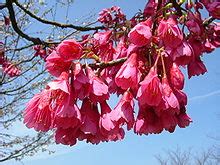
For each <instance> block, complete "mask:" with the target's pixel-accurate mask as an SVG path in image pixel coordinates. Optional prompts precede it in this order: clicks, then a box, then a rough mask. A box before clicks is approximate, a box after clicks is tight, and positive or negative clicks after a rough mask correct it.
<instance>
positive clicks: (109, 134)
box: [99, 101, 124, 141]
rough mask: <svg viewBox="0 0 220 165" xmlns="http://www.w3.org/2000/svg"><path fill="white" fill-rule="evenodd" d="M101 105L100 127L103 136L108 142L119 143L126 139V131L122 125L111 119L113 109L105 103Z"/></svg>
mask: <svg viewBox="0 0 220 165" xmlns="http://www.w3.org/2000/svg"><path fill="white" fill-rule="evenodd" d="M100 105H101V112H102V113H101V118H100V120H99V127H100V131H101V134H102V135H103V136H104V137H105V138H106V141H117V140H121V139H123V138H124V130H123V128H121V125H120V124H118V123H116V122H114V121H113V120H112V117H111V108H110V107H109V105H108V104H107V103H106V102H105V101H104V102H102V103H100Z"/></svg>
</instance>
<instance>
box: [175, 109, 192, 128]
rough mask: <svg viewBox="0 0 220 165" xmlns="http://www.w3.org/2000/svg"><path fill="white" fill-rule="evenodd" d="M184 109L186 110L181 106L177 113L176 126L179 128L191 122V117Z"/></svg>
mask: <svg viewBox="0 0 220 165" xmlns="http://www.w3.org/2000/svg"><path fill="white" fill-rule="evenodd" d="M185 111H186V110H185V107H182V109H181V113H180V114H179V115H177V119H178V126H179V127H180V128H185V127H187V126H189V124H190V123H191V122H192V119H191V118H190V117H189V116H188V115H187V114H186V112H185Z"/></svg>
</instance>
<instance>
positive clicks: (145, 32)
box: [128, 20, 152, 47]
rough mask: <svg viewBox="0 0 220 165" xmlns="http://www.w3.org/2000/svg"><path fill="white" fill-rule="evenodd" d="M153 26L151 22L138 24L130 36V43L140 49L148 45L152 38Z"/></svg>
mask: <svg viewBox="0 0 220 165" xmlns="http://www.w3.org/2000/svg"><path fill="white" fill-rule="evenodd" d="M151 25H152V22H151V20H147V21H145V22H141V23H139V24H137V25H136V26H135V27H133V29H132V30H131V31H130V32H129V34H128V38H129V41H130V42H131V43H133V44H135V45H137V46H139V47H142V46H146V45H148V44H149V43H150V42H151V37H152V32H151Z"/></svg>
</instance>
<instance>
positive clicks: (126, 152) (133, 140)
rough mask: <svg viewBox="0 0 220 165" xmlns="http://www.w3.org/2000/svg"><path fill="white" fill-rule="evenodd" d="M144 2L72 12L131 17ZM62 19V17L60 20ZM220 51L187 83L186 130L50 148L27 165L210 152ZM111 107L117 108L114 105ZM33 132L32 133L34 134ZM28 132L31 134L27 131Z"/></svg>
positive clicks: (218, 102)
mask: <svg viewBox="0 0 220 165" xmlns="http://www.w3.org/2000/svg"><path fill="white" fill-rule="evenodd" d="M145 2H146V1H145V0H138V1H137V0H136V1H135V0H115V1H113V0H105V1H104V0H103V1H101V0H99V1H98V0H87V1H86V0H75V2H74V5H73V7H72V8H71V9H70V16H73V19H75V18H77V17H79V16H82V15H87V14H89V13H90V12H91V11H92V13H97V12H99V11H100V10H101V9H102V8H106V7H111V6H112V5H118V6H120V7H121V8H122V10H123V11H124V13H126V14H127V15H128V17H130V16H132V15H133V14H135V13H136V12H137V11H138V9H143V7H144V5H145ZM61 17H62V16H61ZM219 55H220V50H216V51H215V52H214V53H212V54H205V55H204V58H203V59H204V62H205V64H206V66H207V69H208V73H206V74H205V75H203V76H199V77H193V78H191V79H190V80H189V81H188V80H186V84H185V89H184V91H185V92H186V93H187V95H188V98H189V101H188V106H187V109H188V114H189V115H190V116H191V117H192V119H193V123H192V124H191V125H190V126H189V127H187V128H185V129H179V128H177V129H176V131H175V132H174V133H172V134H171V133H167V132H164V133H162V134H160V135H149V136H137V135H135V134H134V133H133V132H132V131H130V132H127V134H126V137H125V139H124V140H123V141H119V142H110V143H102V144H99V145H91V144H86V143H78V144H77V145H76V146H73V147H68V146H63V145H55V146H51V148H53V149H54V150H56V153H55V154H52V155H47V153H43V154H38V155H36V156H34V157H31V158H25V159H24V160H23V164H25V165H39V164H42V165H50V164H53V165H60V164H61V163H63V164H67V163H72V164H79V165H88V164H90V165H95V164H105V165H112V164H128V165H130V164H145V165H156V164H157V163H156V160H155V158H154V156H155V155H157V154H162V153H163V152H164V151H166V150H168V149H174V148H175V147H177V146H179V147H180V148H183V149H188V148H193V150H194V151H200V150H202V149H207V148H209V147H210V146H212V145H213V144H215V143H216V141H214V140H213V139H211V138H210V136H219V132H220V127H219V126H220V120H219V119H220V113H219V106H220V69H219V67H220V60H219ZM111 104H116V103H114V102H113V101H111ZM14 131H15V133H16V132H20V131H22V132H25V131H26V130H25V128H24V127H23V125H19V126H17V127H16V128H14ZM31 131H33V130H31ZM27 132H29V131H27ZM2 164H4V165H20V164H21V163H19V162H14V161H9V162H6V163H2Z"/></svg>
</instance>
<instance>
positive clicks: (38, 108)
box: [24, 90, 54, 132]
mask: <svg viewBox="0 0 220 165" xmlns="http://www.w3.org/2000/svg"><path fill="white" fill-rule="evenodd" d="M53 116H54V112H53V110H52V107H51V91H50V90H43V91H42V92H41V93H39V94H36V95H35V96H34V97H33V98H32V99H31V100H30V101H29V102H28V103H27V105H26V108H25V110H24V123H25V125H26V126H27V127H28V128H34V129H35V130H36V131H42V132H46V131H48V130H49V129H50V128H51V125H52V122H53Z"/></svg>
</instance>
